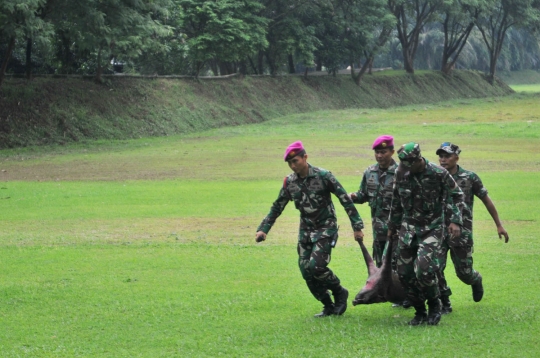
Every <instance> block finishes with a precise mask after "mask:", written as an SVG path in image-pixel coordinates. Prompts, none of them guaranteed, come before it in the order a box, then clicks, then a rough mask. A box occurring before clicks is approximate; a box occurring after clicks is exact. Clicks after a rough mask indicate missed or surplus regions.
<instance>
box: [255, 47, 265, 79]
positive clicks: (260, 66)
mask: <svg viewBox="0 0 540 358" xmlns="http://www.w3.org/2000/svg"><path fill="white" fill-rule="evenodd" d="M257 70H258V72H259V75H262V74H264V52H263V51H259V56H257Z"/></svg>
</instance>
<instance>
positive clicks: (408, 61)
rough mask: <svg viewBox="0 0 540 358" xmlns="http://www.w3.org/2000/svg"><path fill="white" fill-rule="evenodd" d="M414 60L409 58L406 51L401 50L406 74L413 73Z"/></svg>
mask: <svg viewBox="0 0 540 358" xmlns="http://www.w3.org/2000/svg"><path fill="white" fill-rule="evenodd" d="M413 62H414V59H412V58H411V57H410V55H409V54H408V53H407V51H406V50H403V68H405V71H407V73H414V65H413Z"/></svg>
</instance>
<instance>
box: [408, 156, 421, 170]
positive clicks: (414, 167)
mask: <svg viewBox="0 0 540 358" xmlns="http://www.w3.org/2000/svg"><path fill="white" fill-rule="evenodd" d="M409 170H410V171H411V173H420V172H421V171H422V170H424V161H423V160H422V158H420V159H418V160H416V161H415V162H413V163H412V164H411V166H410V169H409Z"/></svg>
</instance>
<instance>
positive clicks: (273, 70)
mask: <svg viewBox="0 0 540 358" xmlns="http://www.w3.org/2000/svg"><path fill="white" fill-rule="evenodd" d="M265 54H266V61H268V67H270V75H271V76H275V75H276V74H277V68H276V64H275V62H274V59H273V58H272V56H270V54H269V53H268V51H266V53H265Z"/></svg>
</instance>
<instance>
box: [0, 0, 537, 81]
mask: <svg viewBox="0 0 540 358" xmlns="http://www.w3.org/2000/svg"><path fill="white" fill-rule="evenodd" d="M539 13H540V0H108V1H102V0H79V1H70V0H2V1H1V2H0V85H1V83H2V80H3V78H4V74H5V73H26V76H27V77H28V78H31V76H32V73H51V74H90V75H94V76H95V78H96V80H98V81H100V80H101V75H102V73H114V72H120V71H121V72H127V73H134V74H158V75H193V76H199V75H214V76H223V75H228V74H233V73H242V74H253V75H264V74H266V75H278V74H280V73H283V74H284V73H302V74H304V75H308V74H309V72H310V71H313V70H318V71H323V70H325V71H327V72H328V73H329V74H333V75H335V74H336V73H337V72H338V71H340V70H344V69H346V68H349V69H350V74H351V77H352V79H353V80H354V81H355V82H356V83H357V84H359V83H360V79H361V77H362V76H363V75H364V74H365V73H369V71H370V69H371V68H372V67H393V68H401V69H404V70H406V71H407V72H410V73H413V72H414V70H415V69H416V68H420V69H440V70H441V71H443V72H444V73H447V74H448V73H450V72H451V71H452V69H454V68H470V69H478V70H482V71H485V72H487V73H489V74H490V75H491V76H495V73H496V71H497V70H509V69H516V68H519V69H524V68H532V69H539V68H540V46H539V40H538V36H537V35H538V32H539V31H540V16H539ZM509 39H511V41H509Z"/></svg>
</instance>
